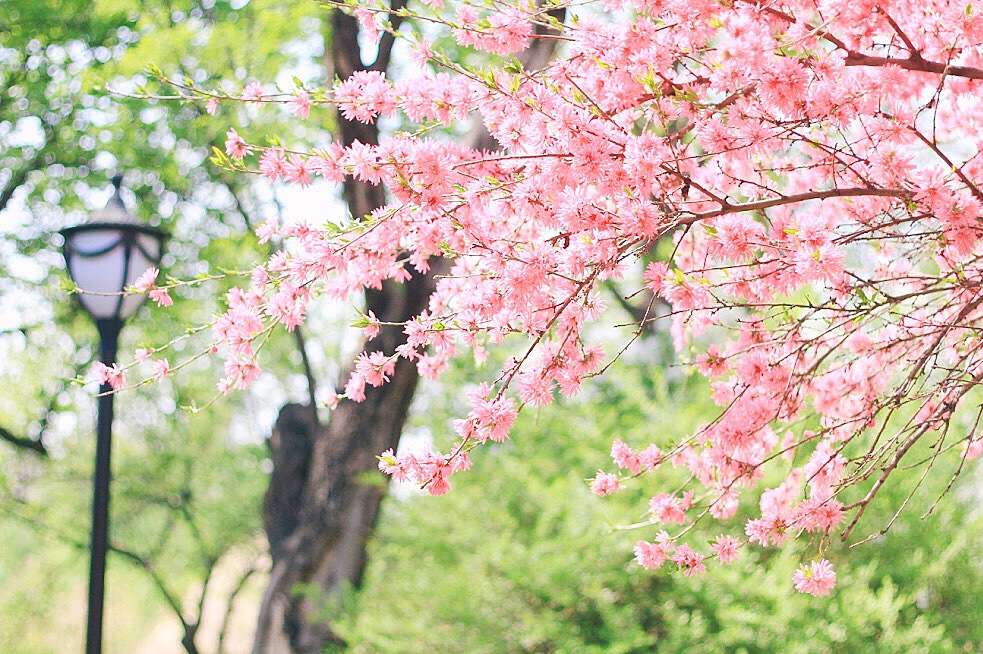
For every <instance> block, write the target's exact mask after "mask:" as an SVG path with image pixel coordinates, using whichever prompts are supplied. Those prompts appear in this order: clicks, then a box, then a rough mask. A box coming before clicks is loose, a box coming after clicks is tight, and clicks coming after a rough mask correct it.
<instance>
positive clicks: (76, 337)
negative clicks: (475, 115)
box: [0, 0, 334, 652]
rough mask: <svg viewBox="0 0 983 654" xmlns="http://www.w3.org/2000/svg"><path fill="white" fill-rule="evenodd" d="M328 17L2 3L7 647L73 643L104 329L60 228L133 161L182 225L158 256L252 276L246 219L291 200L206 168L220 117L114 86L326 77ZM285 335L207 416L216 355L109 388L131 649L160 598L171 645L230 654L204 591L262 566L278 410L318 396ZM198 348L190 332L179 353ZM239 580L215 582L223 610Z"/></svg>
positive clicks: (0, 567) (115, 522)
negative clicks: (252, 385)
mask: <svg viewBox="0 0 983 654" xmlns="http://www.w3.org/2000/svg"><path fill="white" fill-rule="evenodd" d="M322 14H323V12H320V11H319V10H318V8H317V7H316V6H315V5H313V4H312V3H310V2H305V1H301V0H295V1H292V2H273V1H269V0H252V1H251V2H227V1H224V0H222V1H216V0H202V1H192V0H185V1H178V2H164V1H157V0H149V1H139V2H138V1H136V0H132V1H131V0H99V1H96V2H91V1H89V0H86V1H84V2H83V1H79V0H65V1H58V2H54V3H37V2H31V1H28V0H6V1H5V2H3V3H0V360H2V361H3V362H4V364H3V366H2V370H0V382H2V383H0V507H2V510H0V532H2V533H3V536H4V547H3V552H4V555H3V556H2V557H0V583H3V584H4V587H5V588H6V589H7V592H6V593H4V597H3V599H2V600H0V650H2V651H4V652H62V651H66V650H67V649H75V648H79V647H81V645H80V643H81V638H82V636H81V633H82V631H83V630H82V629H81V625H82V624H83V623H84V613H83V612H82V607H83V605H84V601H83V599H82V598H83V597H84V588H85V581H86V580H85V573H84V571H85V569H86V568H85V562H86V551H87V549H86V548H87V546H88V528H89V525H88V516H89V508H88V503H89V498H90V493H91V490H90V488H91V486H90V484H91V482H90V478H91V467H92V459H93V455H92V453H93V449H94V437H93V429H94V423H95V417H94V401H93V399H92V392H93V387H92V386H88V387H82V386H81V385H80V384H76V383H73V382H74V380H76V379H77V378H79V377H81V376H84V375H86V374H87V372H88V367H89V365H90V364H91V362H92V361H93V359H94V357H95V356H96V352H97V342H96V335H95V329H94V328H93V326H92V325H91V323H90V321H89V320H88V318H87V317H85V316H84V315H83V314H82V313H81V311H80V310H79V309H78V307H77V305H76V303H74V302H72V303H67V302H66V301H65V298H66V297H67V293H66V290H65V281H66V276H65V273H64V268H63V263H62V261H61V257H60V253H59V250H58V246H59V244H60V243H59V241H58V237H57V236H55V235H56V233H57V231H58V230H59V229H61V228H63V227H66V226H68V225H71V224H75V223H78V222H81V221H83V220H85V219H86V218H87V217H88V215H89V214H90V213H91V212H92V211H93V210H96V209H99V208H101V207H102V205H103V203H104V202H105V201H106V198H107V197H108V192H109V185H108V180H109V178H110V177H111V176H112V174H114V173H116V172H121V173H123V174H124V176H125V178H124V186H125V195H124V198H125V199H126V200H127V202H128V204H129V206H130V209H131V211H133V212H135V213H137V214H138V215H139V216H140V217H141V218H142V219H143V220H146V221H147V222H149V223H151V224H155V225H160V226H162V227H163V228H164V229H166V230H168V231H169V232H170V233H171V235H172V237H171V239H170V241H169V242H168V244H167V250H166V252H167V253H166V255H165V257H164V261H163V262H162V263H163V265H162V267H163V268H164V269H165V270H166V272H167V273H169V274H171V275H173V276H174V277H179V278H184V279H193V278H196V277H204V276H207V275H209V274H211V273H218V272H223V271H237V270H247V271H248V270H249V269H250V267H251V266H252V265H253V264H255V262H256V261H257V260H258V259H259V258H260V256H261V255H263V254H265V253H267V247H268V246H260V245H258V244H257V242H256V239H255V237H254V236H253V235H252V232H251V226H252V225H254V224H256V223H257V222H259V221H261V220H265V219H267V218H269V217H270V216H271V215H275V214H277V213H278V212H280V211H282V206H281V201H280V200H281V199H280V198H279V197H278V196H277V195H276V194H275V191H273V192H271V191H270V190H269V189H268V188H264V189H259V188H258V187H256V186H254V185H253V184H252V180H251V179H248V178H246V177H239V176H235V175H231V174H229V173H228V172H226V171H223V170H221V169H219V168H217V167H214V166H210V165H208V162H207V159H208V156H209V155H210V146H213V145H219V146H220V145H221V142H222V140H224V134H225V127H224V125H225V121H223V120H221V118H219V119H216V118H214V117H211V116H207V115H205V114H204V112H203V110H202V108H201V107H197V106H192V105H179V104H174V103H170V104H168V103H157V102H154V101H148V100H146V99H135V98H129V97H125V96H123V95H120V94H114V93H109V92H107V89H108V88H112V89H115V90H117V91H120V92H130V93H132V92H135V91H138V90H139V89H140V88H141V85H142V84H145V83H146V82H147V80H148V75H147V74H146V73H145V72H144V71H145V68H146V67H147V66H148V64H150V63H154V64H155V65H156V66H158V67H159V68H160V69H161V70H162V71H164V72H165V73H166V74H168V75H171V76H175V77H177V78H181V77H183V76H187V77H190V78H192V79H195V80H196V81H198V82H204V81H207V82H208V83H210V84H213V85H215V86H220V85H226V86H228V87H229V88H238V87H241V86H242V85H243V84H244V83H245V81H246V79H247V78H246V75H247V73H246V71H249V75H250V76H259V77H261V78H264V79H276V78H277V77H278V75H280V74H281V72H282V71H285V70H290V71H291V75H294V76H305V75H306V76H312V77H316V79H317V80H318V81H320V82H322V83H323V81H324V80H323V69H322V68H321V67H320V66H319V65H317V62H318V60H319V59H320V57H321V56H322V54H323V51H324V46H323V42H324V39H323V35H322V32H323V25H322V20H321V15H322ZM249 79H253V77H250V78H249ZM222 111H226V112H228V111H237V112H238V114H237V115H236V116H235V118H236V124H237V125H239V126H242V125H245V126H246V127H245V128H244V129H241V131H244V132H251V131H255V133H256V134H259V135H263V134H267V133H274V132H275V133H277V134H279V135H281V136H282V137H284V138H289V137H290V136H291V134H297V133H299V132H306V133H305V138H306V139H310V138H312V133H315V134H316V133H320V131H321V130H324V129H326V127H327V126H328V125H326V124H318V123H317V122H309V123H308V124H306V125H304V126H296V125H293V124H287V123H286V122H283V121H281V116H280V115H278V114H276V113H275V112H264V113H262V114H258V113H255V112H251V111H249V110H248V109H245V108H223V110H222ZM235 281H236V278H235V276H232V277H231V278H228V279H224V280H212V281H207V282H204V283H202V284H201V285H199V286H196V287H187V288H183V289H182V290H181V291H178V292H177V293H176V294H175V305H174V306H173V307H171V308H169V309H166V310H157V311H152V312H151V311H149V310H148V309H143V310H141V313H140V314H138V316H136V317H135V318H134V319H132V320H131V321H130V324H128V325H127V327H126V329H125V330H124V332H123V342H122V344H121V356H122V357H124V358H126V357H127V356H128V355H130V356H131V353H132V351H133V350H134V349H135V348H136V347H139V346H142V345H144V344H159V343H160V342H161V339H162V338H165V337H170V336H173V335H176V334H182V333H184V332H185V330H188V329H191V328H193V327H194V326H196V325H200V324H204V323H207V322H208V321H209V320H210V319H211V316H212V315H213V314H214V313H215V312H216V311H218V309H219V304H218V302H219V299H220V298H221V297H222V295H223V294H224V290H225V289H226V288H228V287H229V286H230V285H232V284H233V283H235ZM331 343H332V342H331V341H329V342H328V343H327V344H322V345H319V346H318V347H317V348H312V350H313V351H318V352H322V353H326V354H324V355H322V356H315V357H312V358H313V364H312V365H314V366H319V365H320V366H328V365H330V364H328V363H327V361H328V355H330V354H331V352H332V351H333V349H334V346H333V345H332V344H331ZM271 346H272V347H271V349H270V350H269V351H268V352H267V353H266V354H265V355H264V356H265V357H266V361H264V363H265V365H266V366H267V368H268V369H269V370H270V371H271V373H270V374H269V375H268V376H267V377H266V378H264V381H263V382H262V383H261V386H260V388H259V389H257V392H256V393H255V394H250V395H239V396H236V397H233V398H229V399H227V400H226V401H223V402H222V403H219V404H216V405H214V406H212V407H211V408H210V409H209V410H208V411H207V412H202V413H197V414H196V413H193V412H188V411H183V410H181V407H190V406H201V405H204V404H206V403H207V402H209V400H210V399H212V398H213V397H214V395H215V393H216V391H215V381H216V379H217V378H218V376H219V371H218V370H215V369H214V366H215V363H214V362H209V361H205V360H201V361H199V362H197V363H196V364H194V365H193V366H192V367H191V368H190V369H189V370H188V371H187V373H186V374H184V375H182V376H181V378H180V379H177V380H172V381H167V382H165V383H163V384H160V385H155V386H154V387H152V388H138V389H135V390H134V391H131V392H127V393H126V394H125V395H124V396H123V397H121V399H120V401H119V402H118V403H117V422H116V430H115V431H116V438H115V443H114V462H113V468H114V477H115V478H114V482H113V504H112V509H111V511H112V518H111V542H112V544H113V546H114V547H115V549H116V552H115V553H111V554H110V572H109V583H108V600H107V601H108V606H107V621H108V623H109V626H108V627H107V631H108V632H109V633H110V634H111V637H110V639H109V644H110V645H112V646H113V647H114V648H116V649H115V651H127V652H128V651H132V650H133V648H134V647H135V646H136V644H137V643H140V642H142V641H144V640H145V639H146V637H147V632H148V631H149V628H148V627H149V626H152V625H154V624H156V623H157V622H159V621H160V620H161V619H162V612H163V615H164V616H165V617H166V616H167V614H169V616H170V617H169V618H167V619H169V620H171V621H175V620H176V619H178V618H180V623H181V625H180V627H181V631H180V632H179V633H177V634H176V638H175V640H174V642H175V644H176V643H177V642H179V641H181V640H184V641H185V643H184V647H185V649H186V650H187V651H195V649H196V648H197V647H198V646H200V641H203V640H204V641H208V642H207V644H206V646H205V647H204V650H203V651H217V647H218V645H217V642H216V639H217V637H218V631H220V630H221V624H220V623H221V620H222V619H223V615H221V614H216V615H213V616H211V618H210V620H211V622H212V623H213V626H212V627H210V633H209V634H207V637H206V636H205V635H198V634H197V632H198V629H199V627H200V626H201V624H200V623H201V619H202V612H203V609H204V601H205V595H206V591H213V589H214V588H215V587H216V582H215V576H216V575H219V576H221V575H226V576H228V574H234V575H236V576H238V578H240V579H248V578H250V577H251V576H252V575H253V573H254V572H255V571H256V570H257V569H260V568H262V565H263V564H262V560H261V559H260V558H259V557H261V556H262V555H263V552H264V548H263V545H262V540H261V538H260V534H261V524H260V516H261V512H260V504H261V498H262V493H263V490H264V488H265V483H266V477H267V472H268V466H269V453H268V451H267V448H266V447H265V445H264V444H263V438H264V437H265V435H266V433H265V431H266V430H268V427H269V425H270V424H271V423H272V419H273V417H274V415H275V410H276V406H270V404H271V402H280V403H282V402H283V401H286V400H288V399H291V398H306V397H307V396H308V388H307V377H308V374H307V373H308V371H306V370H305V369H304V361H303V360H302V357H301V356H300V352H299V350H298V342H297V341H296V340H295V338H294V337H293V336H290V337H288V336H287V335H278V336H277V337H276V338H275V339H274V341H273V342H272V343H271ZM197 347H200V343H196V342H195V340H194V339H190V340H188V341H185V342H182V343H180V344H178V345H177V346H176V348H175V349H174V351H173V352H169V353H168V354H167V355H166V356H169V357H187V356H190V355H191V354H192V353H193V352H194V351H195V348H197ZM172 361H173V359H172ZM131 377H132V378H135V377H136V373H133V374H131ZM236 583H237V582H228V583H227V582H226V581H224V580H222V581H220V582H219V583H218V586H222V588H221V591H220V592H221V593H223V594H224V597H223V598H222V602H225V604H228V603H229V602H231V597H232V596H233V594H234V591H235V590H236ZM223 584H224V585H223ZM213 592H214V591H213ZM222 602H219V604H220V605H221V609H220V611H224V610H225V609H226V608H228V607H227V606H226V605H224V604H222ZM66 608H68V609H70V610H66ZM73 642H74V643H76V645H72V643H73ZM196 643H198V644H196Z"/></svg>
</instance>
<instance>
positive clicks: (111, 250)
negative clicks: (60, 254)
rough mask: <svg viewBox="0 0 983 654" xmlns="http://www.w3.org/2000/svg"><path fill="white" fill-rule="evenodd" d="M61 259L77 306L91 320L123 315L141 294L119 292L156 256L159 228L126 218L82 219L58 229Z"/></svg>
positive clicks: (140, 300) (161, 237) (138, 302)
mask: <svg viewBox="0 0 983 654" xmlns="http://www.w3.org/2000/svg"><path fill="white" fill-rule="evenodd" d="M63 235H64V237H65V262H66V264H67V265H68V273H69V275H71V277H72V280H73V281H74V282H75V284H76V286H78V288H79V290H80V293H79V300H80V301H81V302H82V306H83V307H84V308H85V309H86V311H88V312H89V313H90V314H92V317H93V318H95V319H96V320H112V319H115V320H126V319H127V318H129V317H130V316H132V315H133V314H134V313H135V312H136V310H137V309H138V308H139V307H140V305H141V304H142V303H143V301H144V299H146V295H145V294H143V293H138V294H130V295H122V293H123V292H124V291H125V290H126V288H127V287H130V286H133V284H134V282H136V280H137V278H138V277H139V276H140V275H142V274H143V273H144V272H145V271H146V270H147V268H150V267H151V266H156V265H157V264H158V263H159V262H160V256H161V250H162V247H163V240H164V233H163V232H161V231H160V230H157V229H153V228H150V227H144V226H142V225H133V224H127V223H119V224H112V223H102V224H87V225H81V226H78V227H73V228H70V229H67V230H64V232H63Z"/></svg>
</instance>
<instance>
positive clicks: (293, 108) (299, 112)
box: [287, 90, 311, 120]
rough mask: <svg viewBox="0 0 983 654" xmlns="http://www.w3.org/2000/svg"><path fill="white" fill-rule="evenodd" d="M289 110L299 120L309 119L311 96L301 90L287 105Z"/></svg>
mask: <svg viewBox="0 0 983 654" xmlns="http://www.w3.org/2000/svg"><path fill="white" fill-rule="evenodd" d="M287 109H289V110H290V112H291V113H292V114H293V115H295V116H297V117H298V118H303V119H305V120H306V119H307V118H309V117H310V115H311V96H310V94H309V93H308V92H307V91H304V90H300V91H297V93H295V94H294V97H292V98H291V99H290V101H289V102H288V103H287Z"/></svg>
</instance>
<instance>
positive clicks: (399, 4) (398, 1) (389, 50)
mask: <svg viewBox="0 0 983 654" xmlns="http://www.w3.org/2000/svg"><path fill="white" fill-rule="evenodd" d="M405 8H406V0H392V2H391V4H390V5H389V11H390V14H389V16H390V19H389V27H390V29H389V30H387V31H385V32H383V34H382V38H381V39H380V40H379V53H378V54H377V55H376V57H375V61H374V62H372V65H371V66H369V70H378V71H382V72H385V71H386V70H388V69H389V60H390V59H391V58H392V54H393V46H394V45H395V44H396V33H397V32H398V31H399V28H400V26H401V25H402V24H403V16H402V15H401V14H399V13H397V12H399V11H401V10H403V9H405Z"/></svg>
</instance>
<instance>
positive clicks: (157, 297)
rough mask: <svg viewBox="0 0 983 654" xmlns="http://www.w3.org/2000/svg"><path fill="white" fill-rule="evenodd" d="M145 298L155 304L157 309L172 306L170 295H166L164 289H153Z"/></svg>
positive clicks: (166, 292) (172, 301)
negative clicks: (148, 298)
mask: <svg viewBox="0 0 983 654" xmlns="http://www.w3.org/2000/svg"><path fill="white" fill-rule="evenodd" d="M147 296H148V297H150V299H151V300H153V301H154V302H156V303H157V306H159V307H169V306H172V305H173V304H174V300H173V299H172V298H171V295H170V293H168V291H167V289H166V288H154V289H151V290H150V291H148V292H147Z"/></svg>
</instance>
